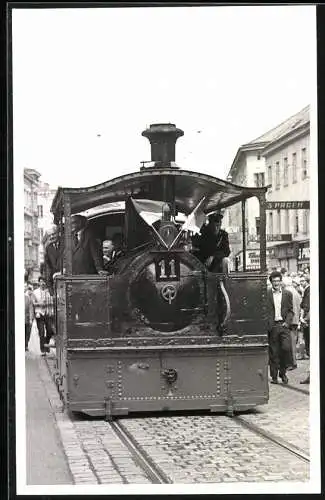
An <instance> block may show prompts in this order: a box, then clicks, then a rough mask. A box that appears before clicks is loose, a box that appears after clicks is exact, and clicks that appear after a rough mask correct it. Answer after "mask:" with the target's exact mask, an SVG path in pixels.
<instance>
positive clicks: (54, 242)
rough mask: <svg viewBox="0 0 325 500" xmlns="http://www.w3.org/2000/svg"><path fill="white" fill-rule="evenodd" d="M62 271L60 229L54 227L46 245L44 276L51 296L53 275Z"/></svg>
mask: <svg viewBox="0 0 325 500" xmlns="http://www.w3.org/2000/svg"><path fill="white" fill-rule="evenodd" d="M60 270H61V253H60V249H59V238H58V228H57V226H54V227H53V228H52V232H51V233H50V234H49V237H48V242H47V244H46V245H45V255H44V275H45V280H46V284H47V287H48V289H49V292H50V294H51V295H53V292H54V285H53V275H54V274H55V273H59V272H60Z"/></svg>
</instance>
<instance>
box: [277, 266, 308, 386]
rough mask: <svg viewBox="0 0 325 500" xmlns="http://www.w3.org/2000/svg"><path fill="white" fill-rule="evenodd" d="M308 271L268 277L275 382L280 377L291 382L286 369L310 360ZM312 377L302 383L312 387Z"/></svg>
mask: <svg viewBox="0 0 325 500" xmlns="http://www.w3.org/2000/svg"><path fill="white" fill-rule="evenodd" d="M309 281H310V274H309V268H305V269H304V270H303V271H298V272H291V273H288V271H287V270H286V269H285V268H281V269H277V270H273V271H272V272H271V273H270V275H269V282H268V285H269V288H268V334H269V358H270V374H271V378H272V383H277V377H278V375H279V376H280V378H281V379H282V381H283V382H284V383H288V377H287V370H292V369H295V368H297V360H299V359H306V358H307V359H309V335H310V284H309ZM309 381H310V379H309V374H308V376H307V377H306V378H305V379H304V380H301V381H300V383H302V384H309Z"/></svg>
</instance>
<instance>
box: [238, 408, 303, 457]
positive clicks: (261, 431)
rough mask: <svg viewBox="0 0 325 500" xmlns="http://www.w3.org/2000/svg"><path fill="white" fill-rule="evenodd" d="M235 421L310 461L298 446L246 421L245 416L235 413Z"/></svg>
mask: <svg viewBox="0 0 325 500" xmlns="http://www.w3.org/2000/svg"><path fill="white" fill-rule="evenodd" d="M232 418H233V419H234V420H235V421H236V422H238V423H239V424H240V425H242V426H243V427H246V429H248V430H250V431H252V432H254V433H255V434H257V435H259V436H262V437H263V438H265V439H267V440H269V441H270V442H272V443H273V444H275V445H277V446H279V447H281V448H284V449H285V450H287V451H288V452H290V453H292V454H293V455H295V456H296V457H298V458H299V459H300V460H303V461H305V462H307V463H310V457H309V455H308V454H307V453H306V452H305V451H304V450H302V449H300V448H298V447H297V446H295V445H294V444H292V443H289V442H288V441H286V440H285V439H282V438H280V437H279V436H277V435H275V434H273V433H272V432H269V431H266V430H265V429H262V428H261V427H259V426H258V425H255V424H252V423H251V422H248V421H247V420H246V419H245V417H243V416H240V415H236V416H233V417H232Z"/></svg>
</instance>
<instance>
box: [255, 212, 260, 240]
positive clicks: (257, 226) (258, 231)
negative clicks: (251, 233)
mask: <svg viewBox="0 0 325 500" xmlns="http://www.w3.org/2000/svg"><path fill="white" fill-rule="evenodd" d="M255 227H256V236H257V237H258V238H259V236H260V227H261V225H260V218H259V217H255Z"/></svg>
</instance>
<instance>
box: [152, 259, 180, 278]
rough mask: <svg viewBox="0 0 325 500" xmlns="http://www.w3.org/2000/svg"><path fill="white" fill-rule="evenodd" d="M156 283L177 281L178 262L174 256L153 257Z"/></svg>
mask: <svg viewBox="0 0 325 500" xmlns="http://www.w3.org/2000/svg"><path fill="white" fill-rule="evenodd" d="M155 271H156V281H179V280H180V262H179V257H178V256H177V255H175V254H173V255H171V254H169V255H164V254H160V255H157V256H156V257H155Z"/></svg>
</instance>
